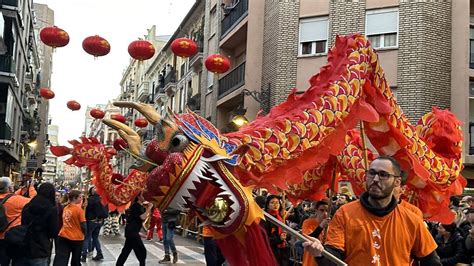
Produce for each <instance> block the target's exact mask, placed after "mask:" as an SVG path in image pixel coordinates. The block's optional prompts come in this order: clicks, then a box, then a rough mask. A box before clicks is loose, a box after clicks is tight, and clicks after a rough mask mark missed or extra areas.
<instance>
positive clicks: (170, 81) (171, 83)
mask: <svg viewBox="0 0 474 266" xmlns="http://www.w3.org/2000/svg"><path fill="white" fill-rule="evenodd" d="M164 85H165V86H164V88H163V91H164V92H169V91H171V90H172V91H174V90H175V89H176V70H171V71H170V72H168V74H166V76H165V82H164Z"/></svg>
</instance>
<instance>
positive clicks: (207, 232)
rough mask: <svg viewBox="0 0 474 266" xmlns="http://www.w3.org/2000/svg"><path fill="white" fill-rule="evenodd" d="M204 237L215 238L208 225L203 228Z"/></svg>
mask: <svg viewBox="0 0 474 266" xmlns="http://www.w3.org/2000/svg"><path fill="white" fill-rule="evenodd" d="M202 236H205V237H213V234H212V230H211V229H210V228H209V226H208V225H206V226H203V227H202Z"/></svg>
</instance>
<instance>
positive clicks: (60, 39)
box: [40, 26, 69, 48]
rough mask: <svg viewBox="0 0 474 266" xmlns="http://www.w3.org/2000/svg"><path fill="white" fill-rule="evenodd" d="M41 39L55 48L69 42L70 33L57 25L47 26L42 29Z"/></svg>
mask: <svg viewBox="0 0 474 266" xmlns="http://www.w3.org/2000/svg"><path fill="white" fill-rule="evenodd" d="M40 39H41V41H42V42H43V43H44V44H46V45H48V46H51V47H53V48H57V47H63V46H66V45H67V44H68V43H69V34H68V33H67V32H66V31H64V30H63V29H60V28H58V27H56V26H52V27H46V28H43V29H42V30H41V31H40Z"/></svg>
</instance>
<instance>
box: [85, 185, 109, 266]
mask: <svg viewBox="0 0 474 266" xmlns="http://www.w3.org/2000/svg"><path fill="white" fill-rule="evenodd" d="M88 194H89V197H88V198H87V207H86V221H87V233H86V237H85V241H84V245H83V246H82V256H81V262H86V260H87V254H88V252H89V253H90V254H91V255H92V253H93V252H94V248H95V250H96V252H97V254H96V256H95V257H93V258H92V260H103V259H104V255H103V254H102V248H101V246H100V240H99V233H100V228H101V227H102V224H103V223H104V219H105V218H107V216H109V210H108V209H107V208H106V207H105V206H104V205H102V203H101V199H100V196H99V194H97V191H96V189H95V187H91V188H90V189H89V193H88Z"/></svg>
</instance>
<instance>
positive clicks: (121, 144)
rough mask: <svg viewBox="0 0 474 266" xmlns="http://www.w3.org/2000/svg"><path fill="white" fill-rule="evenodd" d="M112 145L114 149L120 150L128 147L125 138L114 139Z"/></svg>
mask: <svg viewBox="0 0 474 266" xmlns="http://www.w3.org/2000/svg"><path fill="white" fill-rule="evenodd" d="M113 146H114V148H115V149H116V150H118V151H121V150H123V149H126V148H127V147H128V144H127V142H125V140H123V139H121V138H118V139H116V140H114V144H113Z"/></svg>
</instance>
